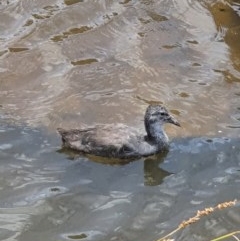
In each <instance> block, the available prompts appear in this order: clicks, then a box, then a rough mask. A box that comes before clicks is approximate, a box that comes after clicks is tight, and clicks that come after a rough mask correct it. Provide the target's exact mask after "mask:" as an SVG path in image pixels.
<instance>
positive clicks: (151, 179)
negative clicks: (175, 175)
mask: <svg viewBox="0 0 240 241" xmlns="http://www.w3.org/2000/svg"><path fill="white" fill-rule="evenodd" d="M167 154H168V152H167V151H166V152H163V153H160V154H157V155H154V156H151V157H148V158H146V159H145V160H144V185H145V186H157V185H160V184H161V183H162V182H163V179H164V178H165V177H166V176H169V175H171V174H172V173H170V172H167V171H165V170H164V169H162V168H161V167H160V166H159V165H160V164H161V163H162V162H163V161H164V159H165V157H166V156H167Z"/></svg>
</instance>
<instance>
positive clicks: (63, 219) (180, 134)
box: [0, 0, 240, 240]
mask: <svg viewBox="0 0 240 241" xmlns="http://www.w3.org/2000/svg"><path fill="white" fill-rule="evenodd" d="M239 7H240V5H239V3H238V2H232V1H230V0H229V1H187V0H184V1H154V0H151V1H150V0H149V1H146V0H141V1H134V0H130V1H126V0H125V1H111V0H105V1H104V0H100V1H87V0H85V1H84V0H83V1H81V0H68V1H67V0H66V1H62V0H61V1H60V0H59V1H56V0H51V1H49V0H48V1H46V0H41V1H36V0H27V1H26V0H24V1H23V0H22V1H21V0H19V1H16V0H10V1H1V3H0V12H1V14H0V19H1V21H0V22H1V24H0V76H1V82H0V84H1V85H0V93H1V94H0V109H1V111H0V120H1V127H0V131H1V135H0V157H1V158H0V166H1V168H0V172H1V177H0V195H1V200H0V218H1V231H0V239H1V240H43V239H46V240H80V239H83V240H155V239H157V238H158V237H160V236H162V235H163V234H164V233H167V232H169V231H171V230H172V229H174V228H175V227H177V226H178V224H179V223H180V222H181V221H182V220H184V219H188V218H189V217H191V216H193V215H194V213H195V212H196V211H197V210H199V209H204V208H205V207H208V206H215V205H216V204H218V203H220V202H224V201H229V200H233V199H238V198H239V191H238V190H239V188H238V185H239V159H240V154H239V153H240V152H239V137H240V132H239V130H240V89H239V83H240V75H239V68H240V67H239V59H240V52H239V23H240V18H239ZM153 102H157V103H162V104H164V105H166V106H167V107H168V108H169V109H170V110H171V112H172V113H173V114H174V115H175V116H176V118H177V119H178V120H179V121H180V122H181V125H182V128H175V127H174V126H167V127H166V130H167V132H168V133H169V136H170V138H171V139H172V143H171V148H170V150H169V152H168V153H165V154H163V155H158V156H155V157H149V158H146V159H140V160H136V161H134V162H130V163H122V164H121V165H117V164H116V163H113V162H112V160H106V159H101V158H100V159H99V158H95V157H89V156H81V155H80V156H79V155H76V154H74V153H69V152H61V151H60V148H61V142H60V138H59V136H58V135H57V133H56V131H55V130H56V128H57V127H64V128H74V127H80V126H81V127H82V126H88V125H92V124H96V123H112V122H123V123H126V124H128V125H131V126H136V127H139V128H143V113H144V111H145V108H146V106H147V105H148V104H149V103H153ZM109 162H110V163H109ZM238 213H239V207H238V206H236V207H233V208H229V209H227V210H223V211H221V212H218V213H214V214H213V215H211V216H209V217H206V218H204V219H203V220H201V221H200V222H198V223H197V224H194V225H191V226H190V227H189V228H187V229H185V230H183V231H182V232H179V233H177V234H176V236H175V238H176V239H177V240H210V239H211V238H213V237H217V236H219V235H222V234H224V233H227V232H231V231H233V230H236V229H238V228H239V222H240V217H239V214H238Z"/></svg>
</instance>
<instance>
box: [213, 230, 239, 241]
mask: <svg viewBox="0 0 240 241" xmlns="http://www.w3.org/2000/svg"><path fill="white" fill-rule="evenodd" d="M237 233H240V231H235V232H232V233H228V234H226V235H223V236H221V237H218V238H215V239H211V240H210V241H219V240H223V239H225V238H228V237H231V236H233V235H234V234H237Z"/></svg>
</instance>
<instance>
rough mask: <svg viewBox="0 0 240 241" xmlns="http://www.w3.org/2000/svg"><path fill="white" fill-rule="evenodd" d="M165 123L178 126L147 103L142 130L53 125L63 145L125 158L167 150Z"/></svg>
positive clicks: (163, 111)
mask: <svg viewBox="0 0 240 241" xmlns="http://www.w3.org/2000/svg"><path fill="white" fill-rule="evenodd" d="M166 123H170V124H174V125H176V126H180V124H179V122H178V121H177V120H176V119H175V118H174V117H173V116H172V115H171V114H170V113H169V112H168V110H167V109H166V108H165V107H164V106H162V105H160V104H150V105H149V106H148V107H147V109H146V112H145V116H144V125H145V131H146V133H143V132H142V131H139V130H138V129H137V128H134V127H130V126H127V125H125V124H122V123H117V124H105V125H104V124H102V125H101V124H99V125H96V126H94V127H89V128H84V129H70V130H65V129H62V128H57V131H58V132H59V134H60V135H61V137H62V143H63V147H64V148H70V149H72V150H75V151H79V152H81V153H85V154H91V155H95V156H102V157H110V158H119V159H126V158H137V157H146V156H151V155H154V154H157V153H160V152H163V151H166V150H168V148H169V139H168V136H167V134H166V133H165V131H164V129H163V125H164V124H166Z"/></svg>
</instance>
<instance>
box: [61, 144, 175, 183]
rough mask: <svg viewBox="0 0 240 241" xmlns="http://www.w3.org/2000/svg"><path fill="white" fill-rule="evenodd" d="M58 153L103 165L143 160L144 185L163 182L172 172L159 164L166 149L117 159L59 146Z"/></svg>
mask: <svg viewBox="0 0 240 241" xmlns="http://www.w3.org/2000/svg"><path fill="white" fill-rule="evenodd" d="M57 152H58V153H63V154H65V155H66V156H67V158H68V159H69V160H71V161H74V160H76V159H79V158H80V157H83V156H85V157H87V159H88V160H90V161H93V162H95V163H101V164H105V165H114V166H116V165H119V166H121V165H126V164H129V163H131V162H136V161H143V171H144V185H145V186H157V185H160V184H161V183H162V182H163V179H164V178H165V177H166V176H169V175H171V174H172V173H170V172H167V171H165V170H164V169H162V168H161V167H160V164H161V163H162V162H163V161H164V159H165V158H166V156H167V154H168V151H165V152H163V153H160V154H156V155H153V156H150V157H146V158H138V159H136V158H135V159H117V158H109V157H101V156H94V155H89V154H87V155H86V154H83V153H79V152H77V151H74V150H71V149H68V148H65V147H63V148H61V149H59V150H57Z"/></svg>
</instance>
